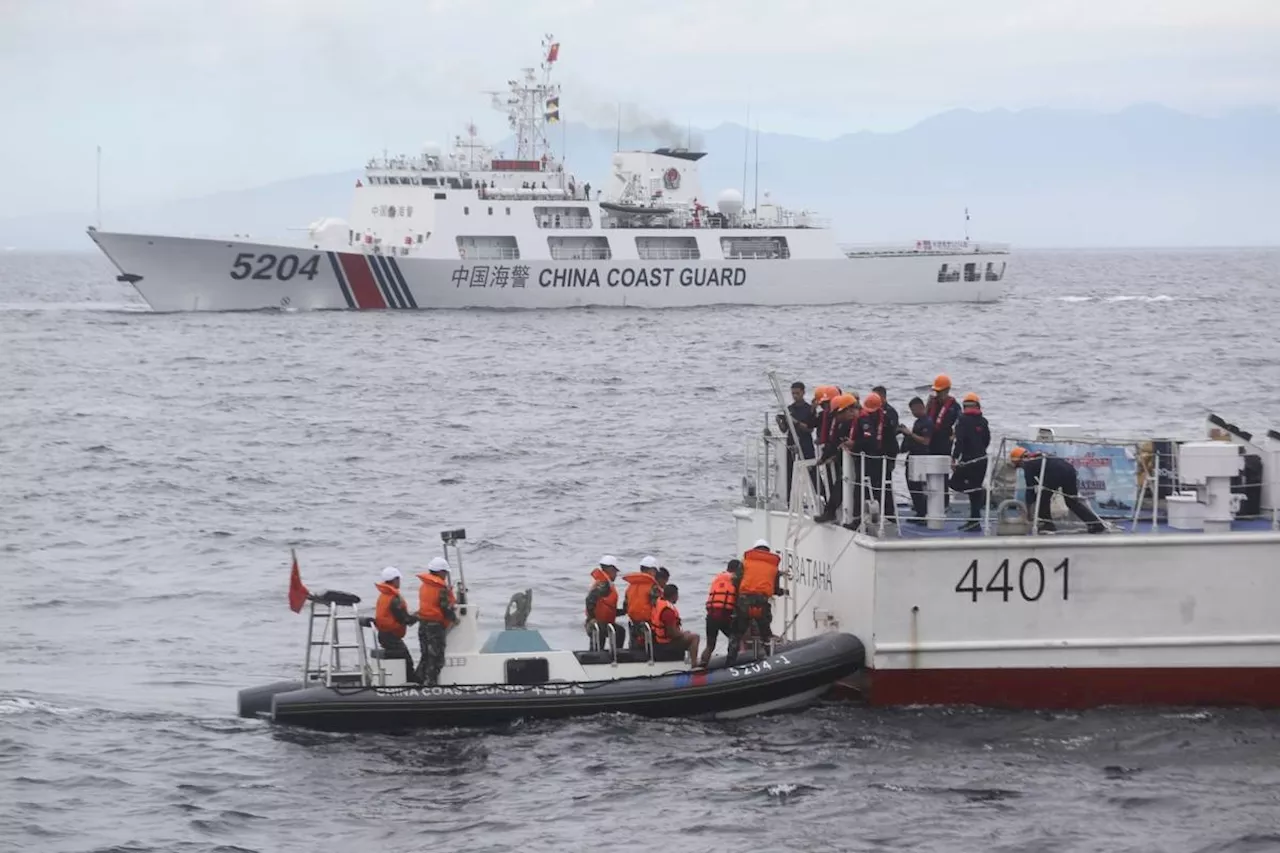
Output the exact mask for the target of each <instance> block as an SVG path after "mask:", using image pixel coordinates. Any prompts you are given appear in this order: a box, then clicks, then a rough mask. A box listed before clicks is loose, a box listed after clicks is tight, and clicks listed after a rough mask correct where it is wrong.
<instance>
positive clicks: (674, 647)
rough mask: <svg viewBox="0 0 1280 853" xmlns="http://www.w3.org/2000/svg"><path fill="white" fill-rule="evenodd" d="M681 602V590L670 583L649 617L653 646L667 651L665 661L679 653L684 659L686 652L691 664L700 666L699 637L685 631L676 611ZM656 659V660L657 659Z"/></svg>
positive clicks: (678, 612) (664, 656)
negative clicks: (678, 603)
mask: <svg viewBox="0 0 1280 853" xmlns="http://www.w3.org/2000/svg"><path fill="white" fill-rule="evenodd" d="M679 600H680V588H679V587H677V586H676V585H675V584H673V583H669V584H667V586H666V589H664V590H663V591H662V597H661V598H659V599H658V603H657V604H655V605H654V607H653V613H652V614H650V616H649V628H650V629H651V630H652V631H653V644H654V646H656V647H657V648H655V649H654V651H655V653H656V652H657V650H658V649H662V650H664V651H667V652H668V654H667V655H663V659H666V660H671V659H673V658H672V657H671V656H672V655H675V654H676V653H677V652H679V653H680V654H681V659H683V656H684V654H683V653H684V652H688V653H689V662H690V663H691V664H693V665H694V666H695V667H696V666H698V665H699V664H698V644H699V640H698V635H697V634H695V633H693V632H692V631H686V630H684V626H683V625H682V624H681V622H680V611H679V610H676V602H677V601H679ZM655 659H656V658H655Z"/></svg>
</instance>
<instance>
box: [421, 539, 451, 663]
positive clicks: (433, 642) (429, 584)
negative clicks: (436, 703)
mask: <svg viewBox="0 0 1280 853" xmlns="http://www.w3.org/2000/svg"><path fill="white" fill-rule="evenodd" d="M448 574H449V563H448V562H447V561H446V560H445V559H444V558H443V557H434V558H432V560H431V562H430V563H428V564H427V570H426V571H425V572H423V573H422V574H420V575H418V580H420V581H422V585H421V586H419V587H418V644H419V646H420V651H421V653H422V658H421V659H420V660H419V661H418V679H417V680H418V683H419V684H426V685H429V686H430V685H434V684H435V683H436V681H437V680H438V679H439V678H440V670H441V669H443V668H444V648H445V635H446V634H447V632H448V630H449V629H450V628H451V627H453V626H454V625H456V624H457V622H458V613H457V610H456V608H457V599H456V598H454V595H453V590H452V589H450V588H449V583H448V581H447V580H445V578H446V576H447V575H448Z"/></svg>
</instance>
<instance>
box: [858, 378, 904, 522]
mask: <svg viewBox="0 0 1280 853" xmlns="http://www.w3.org/2000/svg"><path fill="white" fill-rule="evenodd" d="M897 429H898V424H897V422H896V421H895V420H894V419H893V418H892V417H891V416H890V415H889V413H888V412H887V411H885V407H884V400H883V399H882V398H881V397H880V395H879V394H877V393H876V392H875V391H872V392H871V393H870V394H868V395H867V396H866V398H865V399H864V400H863V401H862V414H861V415H859V416H858V421H857V423H856V425H855V426H854V429H853V452H854V453H855V454H857V455H858V463H857V464H860V465H861V467H862V480H861V482H859V483H858V484H857V490H858V491H857V493H858V494H862V493H863V492H864V491H866V490H869V491H870V494H871V496H872V498H873V499H874V500H875V501H876V502H878V503H879V504H880V512H881V513H883V514H884V516H885V517H886V518H888V517H893V518H894V520H895V521H896V520H897V515H898V514H897V509H896V508H895V506H894V499H893V467H892V466H893V463H894V460H895V459H896V458H897V455H898V437H897ZM859 503H860V502H859ZM857 505H858V503H855V506H857ZM859 521H861V519H860V518H856V517H855V518H854V519H853V520H852V521H851V522H850V525H851V526H853V527H857V526H858V523H859Z"/></svg>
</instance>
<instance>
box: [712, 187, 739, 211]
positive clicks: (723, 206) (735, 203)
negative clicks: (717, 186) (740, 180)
mask: <svg viewBox="0 0 1280 853" xmlns="http://www.w3.org/2000/svg"><path fill="white" fill-rule="evenodd" d="M716 209H717V210H719V211H720V212H721V213H723V214H724V215H725V216H737V215H738V214H739V213H741V212H742V193H740V192H738V191H737V190H735V189H732V188H731V189H727V190H725V191H724V192H722V193H720V196H719V198H717V199H716Z"/></svg>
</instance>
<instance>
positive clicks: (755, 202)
mask: <svg viewBox="0 0 1280 853" xmlns="http://www.w3.org/2000/svg"><path fill="white" fill-rule="evenodd" d="M755 183H756V189H755V197H754V199H753V200H752V202H751V206H752V207H754V208H755V209H756V210H759V209H760V120H759V119H756V180H755Z"/></svg>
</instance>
